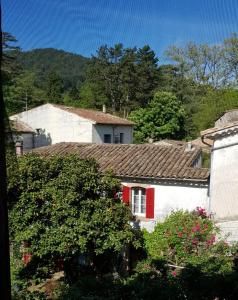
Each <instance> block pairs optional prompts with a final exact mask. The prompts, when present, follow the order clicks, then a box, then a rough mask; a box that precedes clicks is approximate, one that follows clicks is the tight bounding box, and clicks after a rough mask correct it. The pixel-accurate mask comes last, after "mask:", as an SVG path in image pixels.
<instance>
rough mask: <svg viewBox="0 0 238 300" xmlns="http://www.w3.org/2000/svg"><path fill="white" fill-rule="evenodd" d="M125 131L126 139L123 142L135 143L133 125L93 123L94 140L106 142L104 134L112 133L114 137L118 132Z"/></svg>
mask: <svg viewBox="0 0 238 300" xmlns="http://www.w3.org/2000/svg"><path fill="white" fill-rule="evenodd" d="M120 133H123V134H124V141H123V144H132V143H133V127H132V126H122V125H99V124H96V125H93V138H92V142H93V143H97V144H101V143H103V142H104V134H110V135H111V137H112V142H113V137H114V136H115V135H116V134H119V135H120Z"/></svg>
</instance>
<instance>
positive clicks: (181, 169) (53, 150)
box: [34, 143, 209, 231]
mask: <svg viewBox="0 0 238 300" xmlns="http://www.w3.org/2000/svg"><path fill="white" fill-rule="evenodd" d="M34 152H35V153H38V154H39V155H42V156H51V155H67V154H77V155H79V156H80V157H82V158H89V157H90V158H94V159H96V160H97V161H98V162H99V166H100V170H101V171H102V172H105V171H106V170H112V171H113V172H114V174H115V176H116V177H117V178H119V179H120V181H121V183H122V192H121V198H122V201H123V202H124V203H125V204H126V205H129V206H130V208H131V210H132V213H133V214H134V216H135V221H133V223H132V225H133V226H135V227H137V226H140V227H142V228H146V229H147V230H149V231H152V230H153V228H154V226H155V224H156V222H158V221H163V220H164V218H165V217H166V216H167V215H168V214H169V213H170V212H172V211H173V210H179V209H183V210H189V211H192V210H194V209H196V208H197V207H203V208H206V209H207V208H208V203H209V201H208V180H209V171H208V169H205V168H201V150H200V149H199V148H196V147H192V148H190V147H189V148H187V147H186V146H184V147H176V146H173V145H168V146H161V145H156V144H139V145H138V144H130V145H115V144H110V145H109V144H101V145H99V144H81V143H59V144H55V145H52V146H48V147H42V148H38V149H35V150H34Z"/></svg>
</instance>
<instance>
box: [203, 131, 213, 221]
mask: <svg viewBox="0 0 238 300" xmlns="http://www.w3.org/2000/svg"><path fill="white" fill-rule="evenodd" d="M204 137H205V136H204V135H202V136H201V140H202V143H203V144H205V145H207V146H209V147H210V148H211V162H210V180H209V181H210V182H209V188H208V214H209V215H211V195H212V194H211V178H212V165H213V145H212V146H211V145H210V144H208V143H206V142H205V140H204Z"/></svg>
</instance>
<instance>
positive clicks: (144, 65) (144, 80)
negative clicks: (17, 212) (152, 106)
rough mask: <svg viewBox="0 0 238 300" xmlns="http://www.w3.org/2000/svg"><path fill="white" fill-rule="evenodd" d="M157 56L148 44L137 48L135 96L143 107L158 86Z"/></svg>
mask: <svg viewBox="0 0 238 300" xmlns="http://www.w3.org/2000/svg"><path fill="white" fill-rule="evenodd" d="M157 63H158V58H157V57H156V55H155V52H154V51H153V50H151V48H150V46H149V45H145V46H144V47H143V48H140V49H138V51H137V55H136V64H137V94H136V98H137V101H138V104H139V105H140V106H143V107H145V106H146V105H147V104H148V102H149V101H150V100H151V99H152V98H153V94H154V91H155V89H156V88H157V87H158V76H159V72H158V66H157Z"/></svg>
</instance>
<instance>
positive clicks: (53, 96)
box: [45, 71, 64, 103]
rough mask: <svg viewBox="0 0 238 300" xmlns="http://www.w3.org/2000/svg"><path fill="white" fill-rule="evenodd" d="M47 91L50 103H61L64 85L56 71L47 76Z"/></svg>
mask: <svg viewBox="0 0 238 300" xmlns="http://www.w3.org/2000/svg"><path fill="white" fill-rule="evenodd" d="M45 91H46V96H47V100H48V102H50V103H61V102H62V99H63V91H64V85H63V80H62V79H61V77H60V76H59V75H58V74H57V73H55V72H53V71H52V72H50V73H49V74H48V75H47V77H46V82H45Z"/></svg>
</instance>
